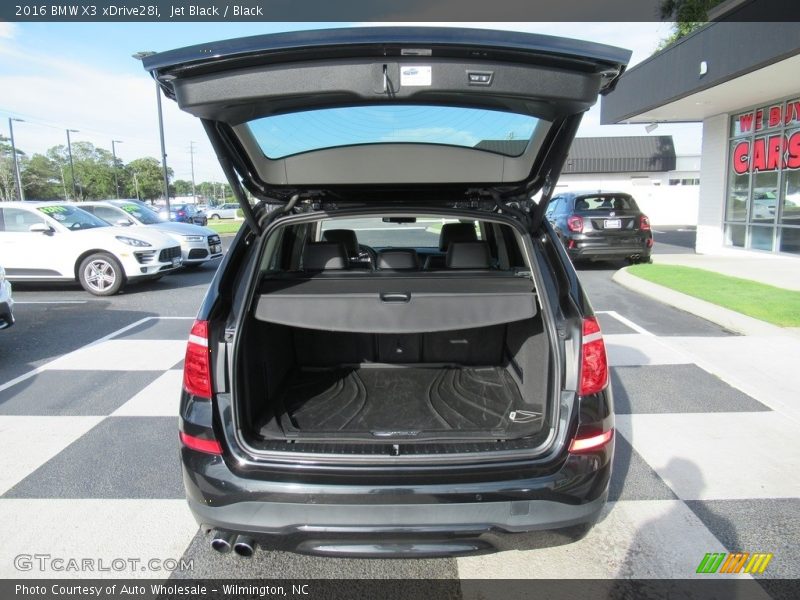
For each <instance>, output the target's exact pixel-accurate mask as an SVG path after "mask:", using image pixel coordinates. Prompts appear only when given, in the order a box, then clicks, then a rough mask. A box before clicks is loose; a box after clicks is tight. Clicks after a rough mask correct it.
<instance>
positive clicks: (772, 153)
mask: <svg viewBox="0 0 800 600" xmlns="http://www.w3.org/2000/svg"><path fill="white" fill-rule="evenodd" d="M784 141H785V140H784V137H783V136H782V135H772V136H770V137H769V139H768V140H767V168H766V170H767V171H775V170H777V169H780V168H781V166H782V164H781V163H783V146H784Z"/></svg>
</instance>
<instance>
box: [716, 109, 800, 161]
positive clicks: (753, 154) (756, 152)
mask: <svg viewBox="0 0 800 600" xmlns="http://www.w3.org/2000/svg"><path fill="white" fill-rule="evenodd" d="M793 124H800V100H790V101H789V102H786V103H780V104H774V105H772V106H768V107H764V108H759V109H757V110H754V111H750V112H747V113H743V114H740V115H737V116H736V117H734V119H733V135H735V136H736V135H744V134H748V133H758V132H760V131H765V132H766V131H768V130H769V129H774V128H777V127H781V126H791V125H793ZM731 160H732V162H733V165H732V166H733V170H734V171H735V172H736V173H737V174H738V175H744V174H745V173H753V172H755V171H775V170H777V169H800V130H797V131H792V132H786V133H784V132H775V133H772V134H769V133H766V134H765V135H763V136H759V137H755V138H753V139H745V140H741V141H739V142H737V143H736V144H735V146H734V147H733V152H732V153H731Z"/></svg>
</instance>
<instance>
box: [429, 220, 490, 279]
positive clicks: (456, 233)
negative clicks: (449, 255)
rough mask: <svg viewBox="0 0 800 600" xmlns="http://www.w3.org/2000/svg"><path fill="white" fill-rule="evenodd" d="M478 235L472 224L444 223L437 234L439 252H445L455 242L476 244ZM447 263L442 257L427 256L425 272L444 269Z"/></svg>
mask: <svg viewBox="0 0 800 600" xmlns="http://www.w3.org/2000/svg"><path fill="white" fill-rule="evenodd" d="M476 241H478V234H477V233H476V232H475V225H474V224H472V223H445V224H444V225H442V231H441V233H439V251H440V252H445V253H446V252H447V251H448V250H449V249H450V244H453V243H455V242H476ZM446 266H447V262H446V260H445V257H444V256H437V255H433V256H429V257H428V258H427V259H426V260H425V270H426V271H429V270H434V269H444V268H445V267H446Z"/></svg>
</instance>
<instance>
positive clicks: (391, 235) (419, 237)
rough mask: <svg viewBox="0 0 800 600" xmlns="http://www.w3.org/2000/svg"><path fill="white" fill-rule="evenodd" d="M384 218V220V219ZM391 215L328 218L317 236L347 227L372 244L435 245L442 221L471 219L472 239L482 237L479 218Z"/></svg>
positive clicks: (391, 245) (406, 246) (374, 246)
mask: <svg viewBox="0 0 800 600" xmlns="http://www.w3.org/2000/svg"><path fill="white" fill-rule="evenodd" d="M384 219H386V220H384ZM391 219H392V218H391V217H385V218H384V217H377V218H376V217H368V218H363V219H329V220H326V221H322V222H321V223H320V239H325V231H327V230H330V229H350V230H352V231H354V232H355V234H356V238H357V239H358V242H359V243H360V244H364V245H366V246H370V247H372V248H381V249H383V248H438V247H439V236H440V235H441V232H442V226H443V225H444V224H445V223H459V222H461V223H472V224H473V225H474V227H475V239H476V240H480V239H481V228H480V225H479V223H478V221H468V220H461V221H459V220H458V219H436V218H433V217H411V219H413V221H411V222H405V223H402V222H398V221H399V220H395V221H394V222H393V221H392V220H391Z"/></svg>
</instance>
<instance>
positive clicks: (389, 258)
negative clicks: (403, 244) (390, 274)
mask: <svg viewBox="0 0 800 600" xmlns="http://www.w3.org/2000/svg"><path fill="white" fill-rule="evenodd" d="M378 268H379V269H392V270H394V271H403V270H414V271H416V270H418V269H419V256H417V251H416V250H411V249H410V248H393V249H391V250H381V251H380V252H378Z"/></svg>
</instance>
